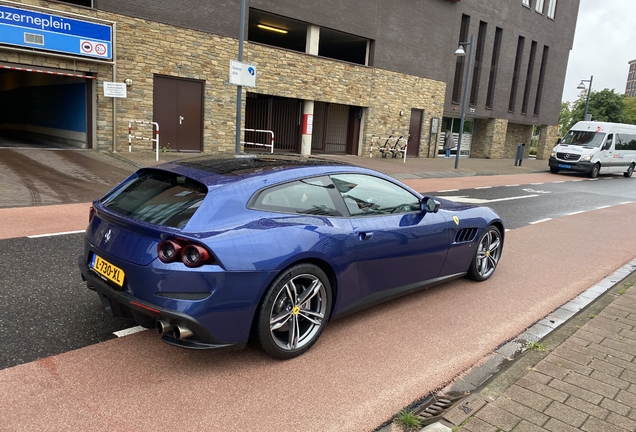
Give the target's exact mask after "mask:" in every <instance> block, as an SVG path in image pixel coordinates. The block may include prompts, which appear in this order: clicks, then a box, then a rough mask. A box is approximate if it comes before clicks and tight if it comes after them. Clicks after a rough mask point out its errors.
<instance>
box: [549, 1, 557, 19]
mask: <svg viewBox="0 0 636 432" xmlns="http://www.w3.org/2000/svg"><path fill="white" fill-rule="evenodd" d="M556 6H557V0H549V3H548V18H550V19H554V15H555V14H556Z"/></svg>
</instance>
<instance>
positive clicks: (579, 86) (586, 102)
mask: <svg viewBox="0 0 636 432" xmlns="http://www.w3.org/2000/svg"><path fill="white" fill-rule="evenodd" d="M593 79H594V75H591V76H590V79H589V80H581V84H579V85H578V86H576V88H577V90H585V84H583V83H584V82H587V83H590V85H589V86H588V88H587V97H586V98H585V114H583V121H587V106H588V104H589V103H590V93H592V80H593Z"/></svg>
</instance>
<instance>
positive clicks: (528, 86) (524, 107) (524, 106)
mask: <svg viewBox="0 0 636 432" xmlns="http://www.w3.org/2000/svg"><path fill="white" fill-rule="evenodd" d="M536 54H537V43H536V42H535V41H532V44H531V45H530V60H529V61H528V71H527V73H526V88H525V89H524V91H523V102H522V103H521V114H527V113H528V104H529V103H530V90H531V89H532V75H533V74H534V58H535V56H536Z"/></svg>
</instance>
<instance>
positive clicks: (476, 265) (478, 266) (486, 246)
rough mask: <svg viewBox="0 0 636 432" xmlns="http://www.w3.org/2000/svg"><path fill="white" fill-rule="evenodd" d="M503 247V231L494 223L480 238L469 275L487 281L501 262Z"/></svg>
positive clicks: (474, 278) (477, 279)
mask: <svg viewBox="0 0 636 432" xmlns="http://www.w3.org/2000/svg"><path fill="white" fill-rule="evenodd" d="M502 249H503V238H502V237H501V231H499V228H497V227H496V226H494V225H491V226H489V227H488V228H486V231H484V233H483V234H482V235H481V237H480V238H479V242H478V243H477V250H476V251H475V255H474V256H473V260H472V262H471V264H470V268H469V269H468V277H469V278H471V279H473V280H476V281H485V280H486V279H488V278H489V277H490V276H492V274H493V273H494V272H495V269H496V268H497V264H499V258H501V251H502Z"/></svg>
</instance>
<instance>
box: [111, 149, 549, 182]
mask: <svg viewBox="0 0 636 432" xmlns="http://www.w3.org/2000/svg"><path fill="white" fill-rule="evenodd" d="M102 154H104V155H108V156H110V157H113V158H116V159H119V160H121V161H126V162H128V163H131V164H133V165H134V166H136V167H148V166H153V165H157V164H160V163H164V162H171V161H174V160H177V159H183V158H189V157H199V156H203V155H205V154H207V153H178V152H165V153H161V152H160V153H159V162H157V161H156V154H155V153H154V152H150V151H132V152H127V151H123V152H117V153H111V152H103V153H102ZM313 156H315V157H320V158H327V159H333V160H337V161H342V162H347V163H351V164H353V165H358V166H363V167H366V168H371V169H374V170H377V171H380V172H383V173H385V174H389V175H391V176H393V177H395V178H397V179H400V180H408V179H421V178H441V177H464V176H476V175H499V174H524V173H536V172H548V171H549V168H548V161H547V160H536V159H534V158H531V159H524V160H523V161H521V165H520V166H515V160H514V159H477V158H466V157H461V158H459V162H458V167H457V169H455V158H450V159H444V158H434V159H427V158H407V159H406V162H403V160H402V159H397V158H396V159H392V158H390V157H388V158H385V159H383V158H382V157H380V156H379V155H375V156H374V157H368V156H350V155H313Z"/></svg>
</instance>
